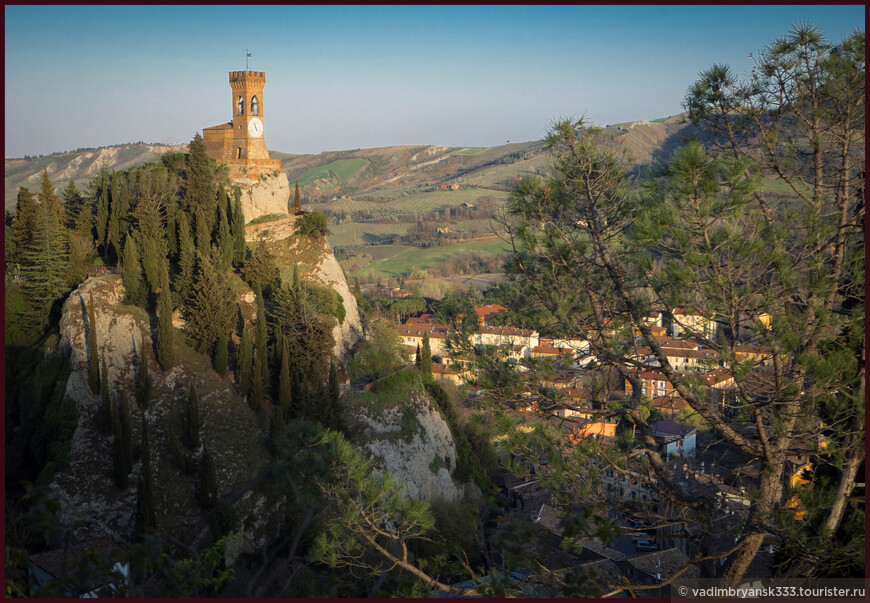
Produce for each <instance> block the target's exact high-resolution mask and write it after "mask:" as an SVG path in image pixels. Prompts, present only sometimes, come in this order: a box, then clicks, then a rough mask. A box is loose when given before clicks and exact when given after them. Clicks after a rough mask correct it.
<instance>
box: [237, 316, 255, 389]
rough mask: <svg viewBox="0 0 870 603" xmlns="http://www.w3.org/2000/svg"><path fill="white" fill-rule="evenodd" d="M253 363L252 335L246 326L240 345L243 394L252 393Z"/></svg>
mask: <svg viewBox="0 0 870 603" xmlns="http://www.w3.org/2000/svg"><path fill="white" fill-rule="evenodd" d="M252 363H253V349H252V346H251V335H250V333H249V331H248V329H247V327H246V328H245V329H244V330H243V331H242V343H241V345H240V346H239V357H238V379H239V389H241V391H242V395H243V396H248V395H249V394H250V393H251V371H252Z"/></svg>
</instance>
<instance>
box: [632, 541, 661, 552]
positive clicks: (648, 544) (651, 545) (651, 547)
mask: <svg viewBox="0 0 870 603" xmlns="http://www.w3.org/2000/svg"><path fill="white" fill-rule="evenodd" d="M634 548H635V549H637V550H638V551H657V550H659V545H657V544H656V543H655V542H653V541H652V540H638V539H637V538H635V539H634Z"/></svg>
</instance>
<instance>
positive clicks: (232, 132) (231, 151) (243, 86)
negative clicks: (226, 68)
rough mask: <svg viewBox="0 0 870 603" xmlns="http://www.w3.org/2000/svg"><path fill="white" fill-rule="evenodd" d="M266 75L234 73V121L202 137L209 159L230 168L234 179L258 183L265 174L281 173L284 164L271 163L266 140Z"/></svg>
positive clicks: (232, 74)
mask: <svg viewBox="0 0 870 603" xmlns="http://www.w3.org/2000/svg"><path fill="white" fill-rule="evenodd" d="M265 85H266V74H265V73H264V72H262V71H231V72H230V89H231V91H232V116H233V121H232V122H230V123H227V124H221V125H219V126H213V127H211V128H203V131H202V137H203V141H204V142H205V146H206V150H207V151H208V153H209V155H211V156H212V157H214V158H215V159H217V160H218V161H219V162H221V163H225V164H227V165H228V166H229V168H230V177H231V178H247V179H250V180H256V179H257V178H258V177H259V176H260V175H261V174H265V173H269V172H275V171H276V170H280V169H281V161H280V160H278V159H269V151H268V150H267V149H266V141H265V139H264V138H263V124H264V110H263V109H264V103H263V87H264V86H265Z"/></svg>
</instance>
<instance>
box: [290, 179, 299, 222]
mask: <svg viewBox="0 0 870 603" xmlns="http://www.w3.org/2000/svg"><path fill="white" fill-rule="evenodd" d="M290 213H292V214H299V213H302V197H301V195H300V194H299V181H298V180H297V181H296V192H295V193H294V194H293V207H292V210H291V212H290Z"/></svg>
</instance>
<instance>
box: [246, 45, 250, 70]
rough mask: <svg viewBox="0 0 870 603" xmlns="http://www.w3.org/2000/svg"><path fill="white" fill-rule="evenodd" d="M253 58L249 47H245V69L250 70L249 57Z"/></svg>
mask: <svg viewBox="0 0 870 603" xmlns="http://www.w3.org/2000/svg"><path fill="white" fill-rule="evenodd" d="M250 58H251V53H250V52H248V49H247V48H245V71H247V70H248V59H250Z"/></svg>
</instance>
